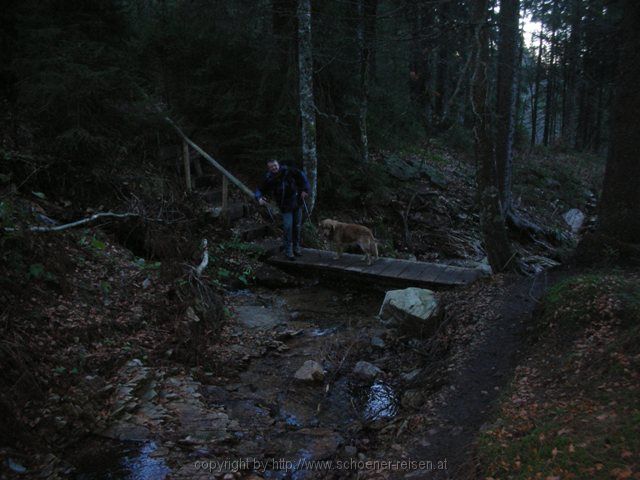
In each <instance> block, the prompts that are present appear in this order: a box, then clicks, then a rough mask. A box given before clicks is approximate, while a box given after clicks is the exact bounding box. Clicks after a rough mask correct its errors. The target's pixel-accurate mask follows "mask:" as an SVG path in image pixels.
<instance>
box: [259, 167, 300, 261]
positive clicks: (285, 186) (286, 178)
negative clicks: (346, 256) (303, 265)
mask: <svg viewBox="0 0 640 480" xmlns="http://www.w3.org/2000/svg"><path fill="white" fill-rule="evenodd" d="M310 189H311V187H310V186H309V181H308V180H307V177H306V176H305V174H304V172H302V171H301V170H298V169H297V168H295V167H287V166H286V165H280V164H279V163H278V161H277V160H269V161H268V162H267V174H266V175H265V178H264V181H263V182H262V185H261V186H260V188H259V189H258V190H256V191H255V194H254V195H255V197H256V200H257V201H258V203H260V205H266V204H267V201H266V200H265V198H264V195H265V194H267V193H271V192H272V193H273V197H274V199H275V201H276V202H277V204H278V207H279V208H280V211H281V212H282V229H283V230H284V233H283V238H282V247H283V250H284V254H285V255H286V257H287V258H288V259H289V260H295V257H294V255H295V256H298V257H299V256H301V255H302V250H301V249H300V238H301V236H302V209H301V208H300V207H301V206H302V203H303V202H304V200H305V198H307V197H308V196H309V190H310Z"/></svg>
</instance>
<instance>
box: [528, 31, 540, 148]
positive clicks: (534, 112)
mask: <svg viewBox="0 0 640 480" xmlns="http://www.w3.org/2000/svg"><path fill="white" fill-rule="evenodd" d="M541 76H542V29H540V46H539V47H538V61H537V62H536V84H535V90H534V92H533V106H532V108H531V148H533V147H535V146H536V143H537V140H538V138H537V137H538V100H539V98H540V81H541V78H540V77H541Z"/></svg>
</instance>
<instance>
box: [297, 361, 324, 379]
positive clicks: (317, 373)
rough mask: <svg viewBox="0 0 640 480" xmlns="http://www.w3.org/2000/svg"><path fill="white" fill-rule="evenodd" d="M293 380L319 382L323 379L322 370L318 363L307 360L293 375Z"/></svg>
mask: <svg viewBox="0 0 640 480" xmlns="http://www.w3.org/2000/svg"><path fill="white" fill-rule="evenodd" d="M294 378H295V379H296V380H301V381H305V382H321V381H322V380H323V379H324V369H323V368H322V365H320V364H319V363H318V362H316V361H314V360H307V361H306V362H304V364H303V365H302V367H300V368H299V369H298V371H297V372H296V373H295V374H294Z"/></svg>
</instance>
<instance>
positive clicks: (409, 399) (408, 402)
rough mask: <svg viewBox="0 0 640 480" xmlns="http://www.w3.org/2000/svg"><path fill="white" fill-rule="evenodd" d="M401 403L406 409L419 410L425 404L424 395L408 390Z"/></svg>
mask: <svg viewBox="0 0 640 480" xmlns="http://www.w3.org/2000/svg"><path fill="white" fill-rule="evenodd" d="M400 403H401V404H402V406H403V407H404V408H419V407H421V406H422V404H423V403H424V395H423V393H422V391H420V390H407V391H406V392H404V395H402V400H401V401H400Z"/></svg>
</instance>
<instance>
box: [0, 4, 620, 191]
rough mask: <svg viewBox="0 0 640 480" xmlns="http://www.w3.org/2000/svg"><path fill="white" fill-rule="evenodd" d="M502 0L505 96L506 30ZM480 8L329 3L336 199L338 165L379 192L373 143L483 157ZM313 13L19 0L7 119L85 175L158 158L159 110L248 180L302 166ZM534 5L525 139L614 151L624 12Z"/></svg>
mask: <svg viewBox="0 0 640 480" xmlns="http://www.w3.org/2000/svg"><path fill="white" fill-rule="evenodd" d="M490 3H491V5H488V7H489V10H488V14H489V18H488V20H489V23H490V25H491V29H490V32H489V34H490V39H489V55H490V59H491V63H490V67H489V68H490V74H489V83H490V84H489V95H490V96H491V97H492V98H494V99H495V97H496V96H497V92H498V88H497V85H498V81H499V80H498V72H497V70H498V68H499V62H498V54H499V52H498V46H499V45H498V44H499V42H500V38H501V37H500V36H499V34H500V30H499V28H498V25H499V24H500V23H501V22H502V21H503V20H501V18H500V9H499V6H498V5H492V4H493V3H495V2H490ZM503 3H505V4H507V5H508V3H509V2H503ZM513 5H515V10H516V14H517V10H518V2H513ZM473 6H474V3H473V2H468V1H400V0H394V1H383V0H338V1H333V0H329V1H323V2H313V5H312V15H311V17H312V53H313V93H314V100H315V111H314V113H315V117H316V121H317V150H318V158H319V161H318V165H319V168H320V176H321V177H322V179H323V181H320V182H319V184H320V188H321V189H323V190H324V191H325V192H327V193H331V194H337V195H339V194H340V192H339V191H338V190H339V187H338V185H337V184H336V182H335V176H334V175H331V174H330V173H331V172H334V171H335V170H336V169H339V170H341V171H342V173H343V174H344V175H346V178H341V181H340V183H341V184H344V183H345V182H344V180H349V182H348V183H350V184H351V187H352V188H353V189H356V190H357V189H358V188H359V187H360V188H364V189H366V188H367V187H366V186H362V185H359V184H361V183H362V182H363V180H364V178H363V176H362V175H361V172H362V171H361V169H362V168H364V165H363V163H366V161H365V162H361V161H358V160H362V159H365V160H366V158H367V154H368V150H369V149H374V150H379V149H392V148H398V147H403V146H407V145H416V144H419V142H424V141H425V139H427V138H433V137H439V138H441V139H443V141H445V142H447V143H448V144H450V145H454V146H459V147H462V148H467V149H470V148H471V146H472V141H473V137H472V135H471V134H470V131H471V128H472V126H473V122H474V118H473V112H472V107H471V102H470V101H469V98H470V89H471V81H472V76H473V73H474V58H473V55H474V48H475V42H474V28H475V25H476V23H474V19H473V18H472V16H473V12H472V9H473ZM297 8H298V2H296V1H292V0H274V1H255V2H236V1H225V2H221V1H217V2H210V1H157V2H156V1H107V2H104V1H75V2H68V1H64V2H63V1H53V0H52V1H44V2H31V1H24V2H23V1H20V2H17V1H14V2H9V3H8V8H5V9H4V11H3V13H2V16H3V18H2V23H3V25H5V26H7V27H8V28H3V30H2V34H1V35H2V38H1V43H2V57H3V58H2V62H1V64H2V71H1V72H0V83H1V85H2V90H3V92H5V96H4V97H5V98H4V99H3V101H5V102H9V104H11V105H15V106H16V108H11V109H5V111H6V112H12V114H11V115H12V116H11V117H10V118H5V119H4V121H5V122H8V123H10V124H11V125H12V128H13V129H14V131H15V133H16V135H15V136H14V137H13V138H14V140H15V141H16V142H18V143H20V142H22V143H31V142H32V143H33V144H35V145H37V147H38V149H39V151H40V152H42V153H44V154H46V155H47V157H48V158H50V159H51V162H53V163H55V164H56V171H60V170H58V169H59V168H62V169H65V171H67V172H69V173H70V174H72V173H73V172H75V173H80V172H82V174H83V175H85V174H86V173H87V172H88V171H91V168H92V167H93V166H97V165H103V164H105V163H108V164H109V165H111V166H116V165H117V164H118V163H119V162H127V161H131V159H132V158H137V159H139V160H144V159H148V158H150V156H154V155H155V154H156V153H157V148H158V146H159V145H162V144H164V143H165V142H164V137H166V136H167V132H166V129H165V127H164V126H163V125H162V123H161V117H159V116H158V115H157V111H156V107H158V106H159V107H160V108H161V109H162V111H165V112H170V113H171V115H172V116H174V117H175V118H176V119H178V120H179V122H180V124H182V125H183V126H184V127H185V128H186V129H187V131H188V132H189V133H190V134H192V135H194V136H195V137H196V138H199V139H206V142H205V143H206V144H207V145H208V146H209V147H210V148H211V149H212V152H213V153H214V155H215V156H217V157H218V158H220V159H222V160H224V161H225V162H227V164H228V165H230V166H231V168H235V169H237V168H238V167H236V165H251V166H253V165H262V163H263V161H264V159H266V158H270V157H277V158H280V159H282V160H284V161H286V162H290V163H299V162H300V161H301V152H300V143H301V141H300V127H299V124H300V115H299V111H298V97H299V94H298V60H297V58H298V46H299V42H298V39H299V35H298V10H297ZM520 8H521V10H522V13H523V14H524V15H526V18H527V20H528V21H529V20H532V21H536V22H540V23H538V24H536V25H540V30H539V31H537V32H535V33H534V34H533V35H528V34H527V35H526V36H525V34H524V31H523V21H522V20H521V21H520V24H519V26H518V32H517V36H516V42H517V45H515V48H516V49H517V54H516V55H517V64H518V65H519V68H518V69H517V75H516V78H515V82H514V88H515V89H516V92H517V95H516V97H515V98H516V101H515V104H514V108H515V123H514V127H515V139H516V144H517V145H518V146H519V147H521V148H525V147H528V146H560V147H562V148H567V149H578V150H581V151H592V152H598V153H603V152H604V151H605V150H606V148H607V139H608V131H609V124H610V121H609V113H608V106H609V105H610V104H611V102H612V95H613V80H614V75H615V71H616V61H617V55H616V53H617V51H616V49H615V48H611V47H612V46H613V45H617V44H618V43H619V41H620V37H619V30H618V28H617V27H618V24H619V21H620V18H621V12H620V6H619V5H617V4H616V3H615V2H613V3H612V2H607V1H604V0H572V1H559V0H545V1H523V2H522V5H520ZM25 121H28V122H29V129H28V134H27V131H23V132H22V135H21V128H22V129H23V130H24V123H22V122H25ZM25 137H27V138H25ZM347 166H348V168H346V167H347ZM353 167H355V168H353ZM47 170H49V171H51V167H46V168H44V167H43V168H42V170H40V171H39V172H38V173H37V174H36V178H37V177H43V176H46V175H47ZM32 180H33V178H32ZM69 182H71V183H72V181H71V180H69ZM56 183H57V185H58V186H59V187H61V188H67V187H68V184H67V183H66V182H56ZM347 190H348V189H345V191H344V192H342V193H345V194H346V193H349V192H348V191H347Z"/></svg>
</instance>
